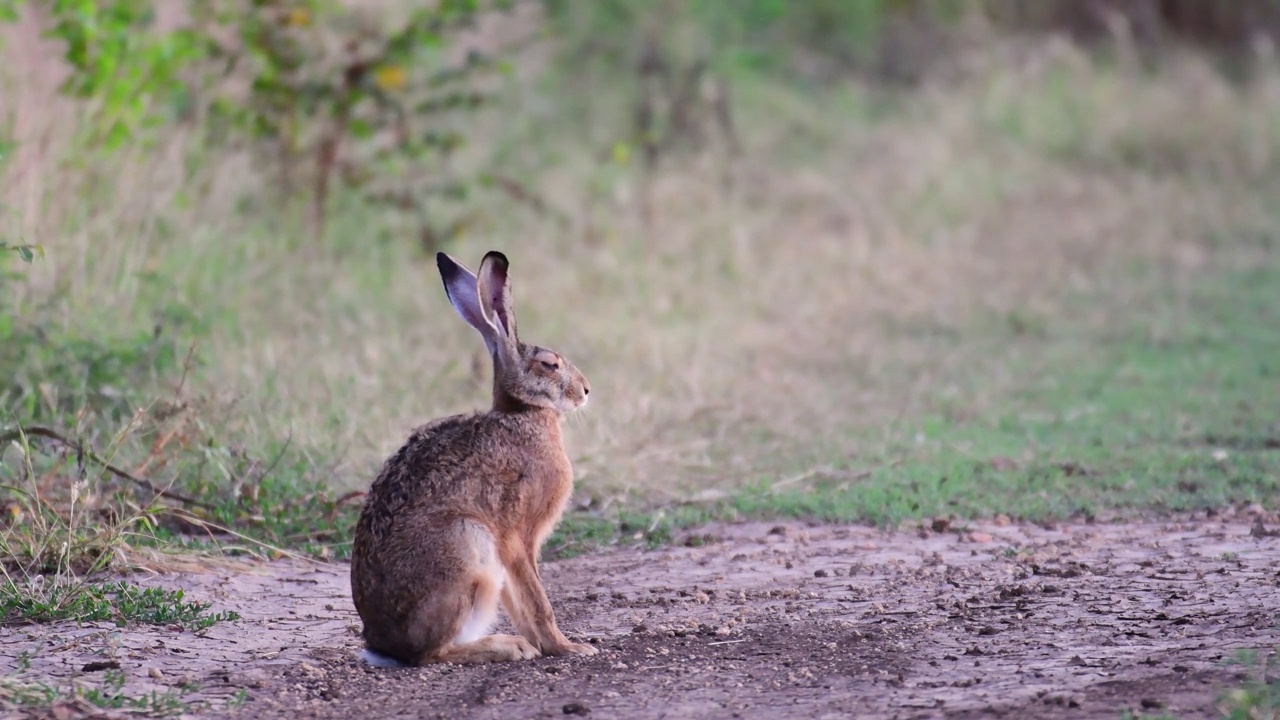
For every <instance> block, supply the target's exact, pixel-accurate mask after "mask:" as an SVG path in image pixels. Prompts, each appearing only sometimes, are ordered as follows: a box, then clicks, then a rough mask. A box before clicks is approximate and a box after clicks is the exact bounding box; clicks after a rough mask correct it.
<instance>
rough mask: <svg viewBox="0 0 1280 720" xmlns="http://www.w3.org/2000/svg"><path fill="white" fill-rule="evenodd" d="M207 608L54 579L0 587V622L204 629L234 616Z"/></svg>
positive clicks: (156, 594) (174, 597)
mask: <svg viewBox="0 0 1280 720" xmlns="http://www.w3.org/2000/svg"><path fill="white" fill-rule="evenodd" d="M210 607H212V605H211V604H209V603H201V602H196V601H189V600H185V593H184V592H183V591H182V590H180V589H179V590H166V589H164V588H158V587H148V588H144V587H141V586H139V585H135V584H132V583H128V582H124V581H117V582H114V583H90V582H83V581H80V582H75V581H72V582H68V581H59V580H53V581H49V582H43V578H42V577H37V579H36V581H35V582H31V583H27V584H20V583H18V582H15V581H13V580H9V581H7V582H5V583H4V584H2V585H0V622H3V623H5V624H12V623H16V622H30V623H47V622H59V621H70V622H77V623H80V622H95V621H107V622H114V623H115V624H116V625H117V626H121V627H123V626H125V625H131V624H138V623H141V624H149V625H166V626H178V627H181V628H184V629H186V630H205V629H207V628H210V627H213V626H214V625H216V624H218V623H220V622H223V621H231V620H239V619H240V616H239V615H238V614H237V613H235V612H230V611H219V612H215V613H212V614H210V613H208V612H207V611H208V610H209V608H210Z"/></svg>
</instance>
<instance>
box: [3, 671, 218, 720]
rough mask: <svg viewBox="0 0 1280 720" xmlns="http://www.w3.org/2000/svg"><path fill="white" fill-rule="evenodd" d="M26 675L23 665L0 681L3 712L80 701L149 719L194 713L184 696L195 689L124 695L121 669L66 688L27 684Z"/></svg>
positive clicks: (35, 708)
mask: <svg viewBox="0 0 1280 720" xmlns="http://www.w3.org/2000/svg"><path fill="white" fill-rule="evenodd" d="M24 671H25V668H24V667H23V666H22V664H20V665H19V667H18V673H16V674H14V675H10V676H7V677H0V708H5V709H12V710H29V711H36V710H41V709H45V710H47V709H48V708H52V707H54V706H56V705H58V704H59V703H65V702H70V701H79V702H80V703H84V704H88V705H91V706H93V707H97V708H102V709H103V710H125V711H127V712H129V713H130V714H138V715H142V716H147V717H172V716H176V715H182V714H184V713H187V712H189V711H191V710H193V709H194V706H193V705H192V704H190V703H187V702H184V701H183V696H184V695H186V694H188V693H189V692H190V691H192V690H194V689H195V688H192V687H186V688H180V689H178V690H170V691H167V692H163V693H162V692H156V691H151V692H149V693H145V694H129V693H128V692H126V691H125V683H126V680H127V677H126V675H125V674H124V672H122V671H120V670H118V669H108V670H105V671H103V672H102V675H101V679H100V680H96V681H85V680H78V681H72V682H69V683H67V684H63V685H54V684H50V683H48V682H45V681H41V680H26V679H24V678H23V677H22V673H23V672H24Z"/></svg>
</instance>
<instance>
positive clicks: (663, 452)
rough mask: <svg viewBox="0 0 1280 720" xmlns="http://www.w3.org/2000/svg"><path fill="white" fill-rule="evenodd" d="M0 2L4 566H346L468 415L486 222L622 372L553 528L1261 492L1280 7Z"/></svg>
mask: <svg viewBox="0 0 1280 720" xmlns="http://www.w3.org/2000/svg"><path fill="white" fill-rule="evenodd" d="M0 18H3V22H0V241H2V242H3V243H4V245H3V246H2V247H0V429H2V430H4V431H5V433H6V434H5V436H4V438H5V442H4V447H2V448H0V484H3V485H4V487H5V490H4V491H3V492H4V493H7V495H5V496H4V497H5V498H6V500H5V502H6V503H7V505H6V507H7V508H8V512H7V514H6V516H5V518H6V519H5V522H6V523H7V525H6V528H7V529H6V536H5V537H6V540H5V543H6V544H5V556H6V558H7V559H8V563H7V564H9V565H18V566H21V567H23V568H25V569H28V570H30V569H32V568H35V569H40V568H47V567H55V568H57V567H63V566H68V567H69V566H71V565H74V564H75V563H73V562H72V560H73V559H74V558H73V557H72V556H73V555H75V554H76V553H77V552H80V551H81V550H84V551H85V552H86V553H87V557H91V558H93V559H94V560H93V562H102V563H105V562H112V561H115V560H119V559H120V558H121V557H122V556H121V555H120V553H116V552H110V553H109V552H103V551H102V547H104V546H107V547H114V545H112V544H111V543H113V542H114V541H115V540H117V539H118V538H120V537H121V536H122V535H129V536H134V535H137V536H138V537H143V538H155V537H162V538H165V539H172V538H174V537H177V536H190V535H197V536H199V535H202V534H210V533H211V534H213V535H215V536H217V537H220V538H223V539H227V538H238V539H241V540H248V539H251V540H252V541H253V542H262V543H269V544H272V545H275V546H278V547H281V548H284V547H304V548H307V549H310V550H313V551H315V552H319V553H322V554H338V555H341V554H342V553H343V552H344V551H345V547H346V544H347V537H348V534H347V533H348V531H349V525H350V519H351V513H353V512H355V510H356V508H357V507H358V500H359V495H358V493H359V491H360V490H361V489H362V488H363V487H365V485H366V484H367V483H368V482H369V481H370V479H371V478H372V477H373V475H374V474H375V473H376V469H377V466H378V463H380V462H381V460H382V458H383V457H385V455H386V454H387V453H389V452H390V451H392V450H394V448H395V447H396V446H397V445H398V444H399V443H400V442H401V441H402V439H403V438H404V436H405V435H406V432H407V430H408V429H409V428H410V427H412V426H414V425H416V424H418V423H420V422H423V421H425V420H427V419H430V418H432V417H436V416H440V415H443V414H446V413H450V412H460V411H464V410H467V409H471V408H475V407H478V406H482V405H483V404H484V403H485V401H486V386H487V375H488V372H489V369H488V365H487V358H485V357H484V355H483V346H482V344H481V343H479V342H477V338H476V337H473V332H472V331H471V330H470V329H468V328H467V327H466V326H465V325H464V324H463V323H461V322H459V321H458V320H457V319H456V318H455V317H453V316H452V314H451V311H450V309H449V307H448V305H447V303H446V302H445V299H444V295H443V293H442V292H441V290H440V287H439V280H438V278H437V277H435V276H434V274H433V273H434V264H433V263H432V262H431V260H430V256H431V254H432V253H433V252H434V251H436V250H440V249H444V250H447V251H449V252H451V253H453V254H455V255H456V256H457V257H459V258H460V259H462V260H463V261H464V262H468V263H475V262H477V261H478V258H479V257H480V256H481V255H482V254H483V252H484V251H485V250H487V249H489V248H499V249H502V250H504V251H505V252H507V253H508V255H509V256H510V257H511V258H512V262H513V265H514V272H515V283H516V285H515V293H516V296H517V306H518V312H519V313H520V314H521V320H522V325H521V327H522V329H523V330H524V332H525V333H526V334H527V336H528V338H529V339H531V340H534V341H537V342H540V343H543V344H547V345H550V346H552V347H556V348H557V349H560V350H562V351H563V352H564V353H565V354H566V355H568V356H569V357H571V358H573V359H574V360H575V361H576V362H577V364H578V365H579V366H580V367H582V368H583V369H584V371H585V372H586V373H587V374H588V375H589V376H590V377H591V378H592V381H593V386H594V387H596V388H597V394H596V395H595V396H593V397H598V398H599V400H598V401H593V406H592V408H591V409H590V410H589V411H588V413H586V414H585V415H584V416H582V417H576V418H574V419H573V420H571V421H570V436H571V441H570V442H571V452H572V454H573V457H574V460H575V463H576V466H577V468H578V473H579V477H580V479H581V490H580V493H579V497H578V499H577V500H576V501H575V508H576V514H575V518H577V519H576V520H574V521H572V522H571V523H570V524H569V526H568V528H569V531H568V532H570V534H572V533H575V532H576V533H579V535H580V536H582V537H586V536H592V537H594V535H592V533H596V534H599V535H600V536H601V537H612V535H613V534H614V533H617V532H619V530H620V531H621V533H622V534H623V535H624V536H626V537H630V534H631V533H632V531H638V532H639V533H640V534H641V535H644V534H645V533H648V534H649V535H650V536H655V537H656V536H660V535H661V534H662V533H663V532H666V530H664V529H663V528H666V527H667V525H666V523H670V522H673V521H675V520H678V519H681V518H694V519H696V518H702V517H706V516H708V514H712V515H716V514H727V515H729V516H741V515H744V514H746V515H752V514H754V515H760V514H777V513H786V514H801V515H810V516H818V517H827V518H834V519H862V520H875V521H892V520H897V519H901V518H904V517H910V516H913V515H921V514H932V513H944V514H945V513H957V514H961V515H983V514H988V515H989V514H993V513H1001V512H1004V513H1011V514H1015V515H1021V516H1026V517H1040V516H1065V515H1070V514H1073V513H1085V514H1087V515H1092V514H1094V513H1097V512H1103V511H1108V510H1110V509H1114V508H1120V507H1137V508H1150V507H1157V508H1187V507H1198V506H1204V505H1214V504H1222V503H1226V502H1269V501H1271V500H1274V498H1275V495H1276V483H1277V477H1278V469H1280V459H1278V458H1277V452H1276V450H1277V447H1280V441H1277V440H1276V438H1278V437H1280V429H1278V428H1277V425H1276V423H1277V420H1276V418H1278V417H1280V399H1278V394H1280V383H1277V382H1276V381H1275V378H1276V376H1277V374H1280V365H1277V363H1278V362H1280V361H1277V360H1276V358H1277V357H1280V338H1278V337H1277V333H1278V332H1280V318H1278V317H1277V310H1276V308H1275V303H1274V302H1273V301H1272V298H1274V296H1275V290H1276V284H1275V283H1276V281H1277V279H1280V266H1278V265H1277V262H1276V256H1277V252H1276V227H1277V225H1276V221H1277V211H1278V210H1280V206H1277V204H1276V203H1275V198H1276V197H1277V190H1280V182H1278V181H1280V155H1278V153H1280V68H1277V65H1276V58H1275V51H1274V41H1275V36H1276V33H1277V32H1280V3H1277V2H1274V1H1271V0H1232V1H1231V2H1207V1H1203V0H508V1H506V2H500V1H497V0H494V1H492V2H483V1H482V0H437V1H436V2H426V3H410V2H399V1H397V0H376V1H362V2H354V0H352V1H349V2H338V1H336V0H333V1H331V0H212V1H209V2H190V3H187V2H182V1H181V0H25V1H23V0H18V1H16V2H15V0H0ZM31 428H37V429H43V431H44V432H43V434H41V433H39V432H37V433H34V434H28V433H27V432H26V431H27V429H31ZM108 465H109V466H110V468H107V466H108ZM165 488H167V489H168V490H167V492H161V491H162V490H164V489H165ZM35 519H38V520H39V522H38V523H35V524H33V522H34V520H35ZM575 523H576V524H575ZM32 527H40V528H43V530H42V531H41V533H42V534H34V535H33V534H32V533H31V532H30V531H29V528H32ZM22 528H27V529H26V530H23V529H22ZM140 542H141V541H140ZM146 542H150V541H149V540H147V541H146ZM566 542H569V541H566ZM143 544H145V542H143ZM77 548H79V549H80V550H77ZM86 548H88V549H89V550H86ZM93 548H97V550H92V549H93ZM91 550H92V551H91ZM102 558H105V559H102Z"/></svg>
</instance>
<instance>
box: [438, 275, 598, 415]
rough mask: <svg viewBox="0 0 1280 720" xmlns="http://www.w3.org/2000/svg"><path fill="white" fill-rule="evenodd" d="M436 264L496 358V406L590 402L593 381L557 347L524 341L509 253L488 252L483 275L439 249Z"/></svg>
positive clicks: (564, 408)
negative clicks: (519, 328) (519, 329)
mask: <svg viewBox="0 0 1280 720" xmlns="http://www.w3.org/2000/svg"><path fill="white" fill-rule="evenodd" d="M436 265H437V266H438V267H439V268H440V277H441V279H443V280H444V291H445V293H446V294H448V296H449V302H450V303H451V304H452V305H453V308H454V309H455V310H457V311H458V314H459V315H461V316H462V319H463V320H466V321H467V323H468V324H469V325H471V327H473V328H475V329H476V330H478V331H479V332H480V336H481V337H483V338H484V344H485V345H486V346H487V347H488V348H489V355H490V356H492V357H493V407H494V409H495V410H518V409H520V408H522V407H536V408H546V409H549V410H555V411H556V412H559V413H561V414H563V413H567V412H569V411H571V410H576V409H578V408H580V407H582V406H584V405H586V404H587V394H588V393H590V392H591V384H590V383H588V382H587V378H586V376H585V375H583V374H582V373H581V372H579V371H578V368H576V367H574V365H573V363H571V362H569V360H568V359H567V358H565V357H564V356H563V355H561V354H560V353H558V352H556V351H555V350H551V349H549V348H545V347H539V346H537V345H528V344H526V343H523V342H520V338H519V336H518V335H517V334H516V314H515V310H514V309H513V308H512V302H511V282H510V280H509V279H508V277H507V267H508V263H507V257H506V256H505V255H503V254H502V253H500V252H497V251H490V252H489V253H487V254H485V256H484V260H483V261H481V263H480V274H479V276H477V275H475V274H473V273H472V272H471V271H470V270H468V269H467V268H466V267H465V266H464V265H462V264H461V263H459V262H458V261H456V260H454V259H453V258H451V257H449V256H448V255H445V254H444V253H436Z"/></svg>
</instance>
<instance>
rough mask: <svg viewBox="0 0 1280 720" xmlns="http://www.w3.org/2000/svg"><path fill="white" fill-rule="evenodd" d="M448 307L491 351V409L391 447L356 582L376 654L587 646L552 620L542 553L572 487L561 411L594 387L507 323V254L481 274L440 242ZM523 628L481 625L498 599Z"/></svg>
mask: <svg viewBox="0 0 1280 720" xmlns="http://www.w3.org/2000/svg"><path fill="white" fill-rule="evenodd" d="M436 264H437V266H438V267H439V268H440V277H441V278H442V279H443V280H444V288H445V292H446V293H447V294H448V296H449V302H450V303H452V304H453V307H454V309H456V310H457V311H458V314H459V315H461V316H462V318H463V319H464V320H466V321H467V322H468V323H469V324H470V325H471V326H472V327H474V328H475V329H476V330H478V331H480V335H481V336H482V337H483V338H484V342H485V345H487V346H488V348H489V354H490V355H491V356H492V357H493V408H492V409H490V410H489V411H488V412H483V413H475V414H471V415H455V416H453V417H448V418H443V419H440V420H436V421H434V422H431V423H428V424H427V425H424V426H422V427H420V428H417V429H416V430H414V431H413V433H412V434H411V435H410V436H409V439H408V441H407V442H405V444H404V446H403V447H401V448H400V449H399V450H398V451H397V452H396V453H395V454H394V455H392V456H391V457H390V458H388V459H387V461H386V463H385V464H384V465H383V467H382V471H381V473H380V474H379V475H378V478H377V479H376V480H375V481H374V482H373V485H372V487H370V488H369V495H368V498H367V499H366V501H365V505H364V509H363V511H362V512H361V514H360V521H359V523H358V524H357V525H356V534H355V545H354V547H353V549H352V555H351V595H352V599H353V600H354V601H355V606H356V611H357V612H358V613H359V614H360V619H361V620H362V621H363V622H364V640H365V646H366V652H365V653H364V657H365V659H366V660H367V661H368V662H370V663H373V664H375V665H397V664H409V665H421V664H425V663H431V662H454V663H476V662H495V661H502V660H526V659H529V658H535V657H538V656H540V655H565V654H579V655H594V654H595V653H596V648H595V647H593V646H591V645H587V644H584V643H575V642H570V641H569V640H568V639H567V638H566V637H565V636H564V634H563V633H561V632H560V629H559V628H558V627H557V626H556V618H555V613H554V612H553V611H552V609H551V603H550V602H549V601H548V600H547V593H546V591H545V590H544V589H543V587H542V582H541V580H540V579H539V574H538V553H539V550H540V549H541V547H542V543H543V541H544V540H546V539H547V535H549V534H550V533H551V530H552V529H553V528H554V527H555V526H556V523H557V522H559V520H560V516H561V514H562V513H563V511H564V508H565V504H566V503H567V502H568V499H569V494H570V492H571V491H572V489H573V468H572V466H571V465H570V463H569V457H568V455H567V454H566V453H565V449H564V441H563V438H562V436H561V429H560V424H561V419H562V418H563V416H564V414H565V413H567V412H570V411H572V410H576V409H578V408H581V407H582V406H584V405H586V404H587V394H588V393H589V392H590V391H591V386H590V385H589V384H588V383H587V378H586V377H585V376H583V374H582V373H581V372H579V371H578V369H577V368H576V367H574V366H573V364H572V363H570V362H569V361H568V360H566V359H565V358H564V356H562V355H560V354H559V353H557V352H555V351H554V350H549V349H547V348H544V347H538V346H536V345H527V344H525V343H523V342H521V341H520V339H519V337H518V336H517V335H516V316H515V313H514V312H513V311H512V303H511V284H510V282H509V281H508V279H507V268H508V264H507V258H506V256H504V255H503V254H502V253H500V252H490V253H488V254H486V255H485V256H484V261H483V262H481V264H480V274H479V278H478V279H477V276H476V275H473V274H472V273H471V271H470V270H468V269H467V268H465V267H463V266H462V265H461V264H459V263H458V262H456V261H455V260H453V259H452V258H450V257H449V256H448V255H445V254H444V253H438V254H437V255H436ZM499 600H501V602H502V605H503V607H504V608H506V611H507V615H508V616H509V617H510V618H511V621H512V623H513V624H514V625H515V627H516V629H517V630H518V631H519V632H520V635H489V634H488V632H489V629H490V628H491V627H492V626H493V623H494V621H495V620H496V619H497V613H498V602H499Z"/></svg>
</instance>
